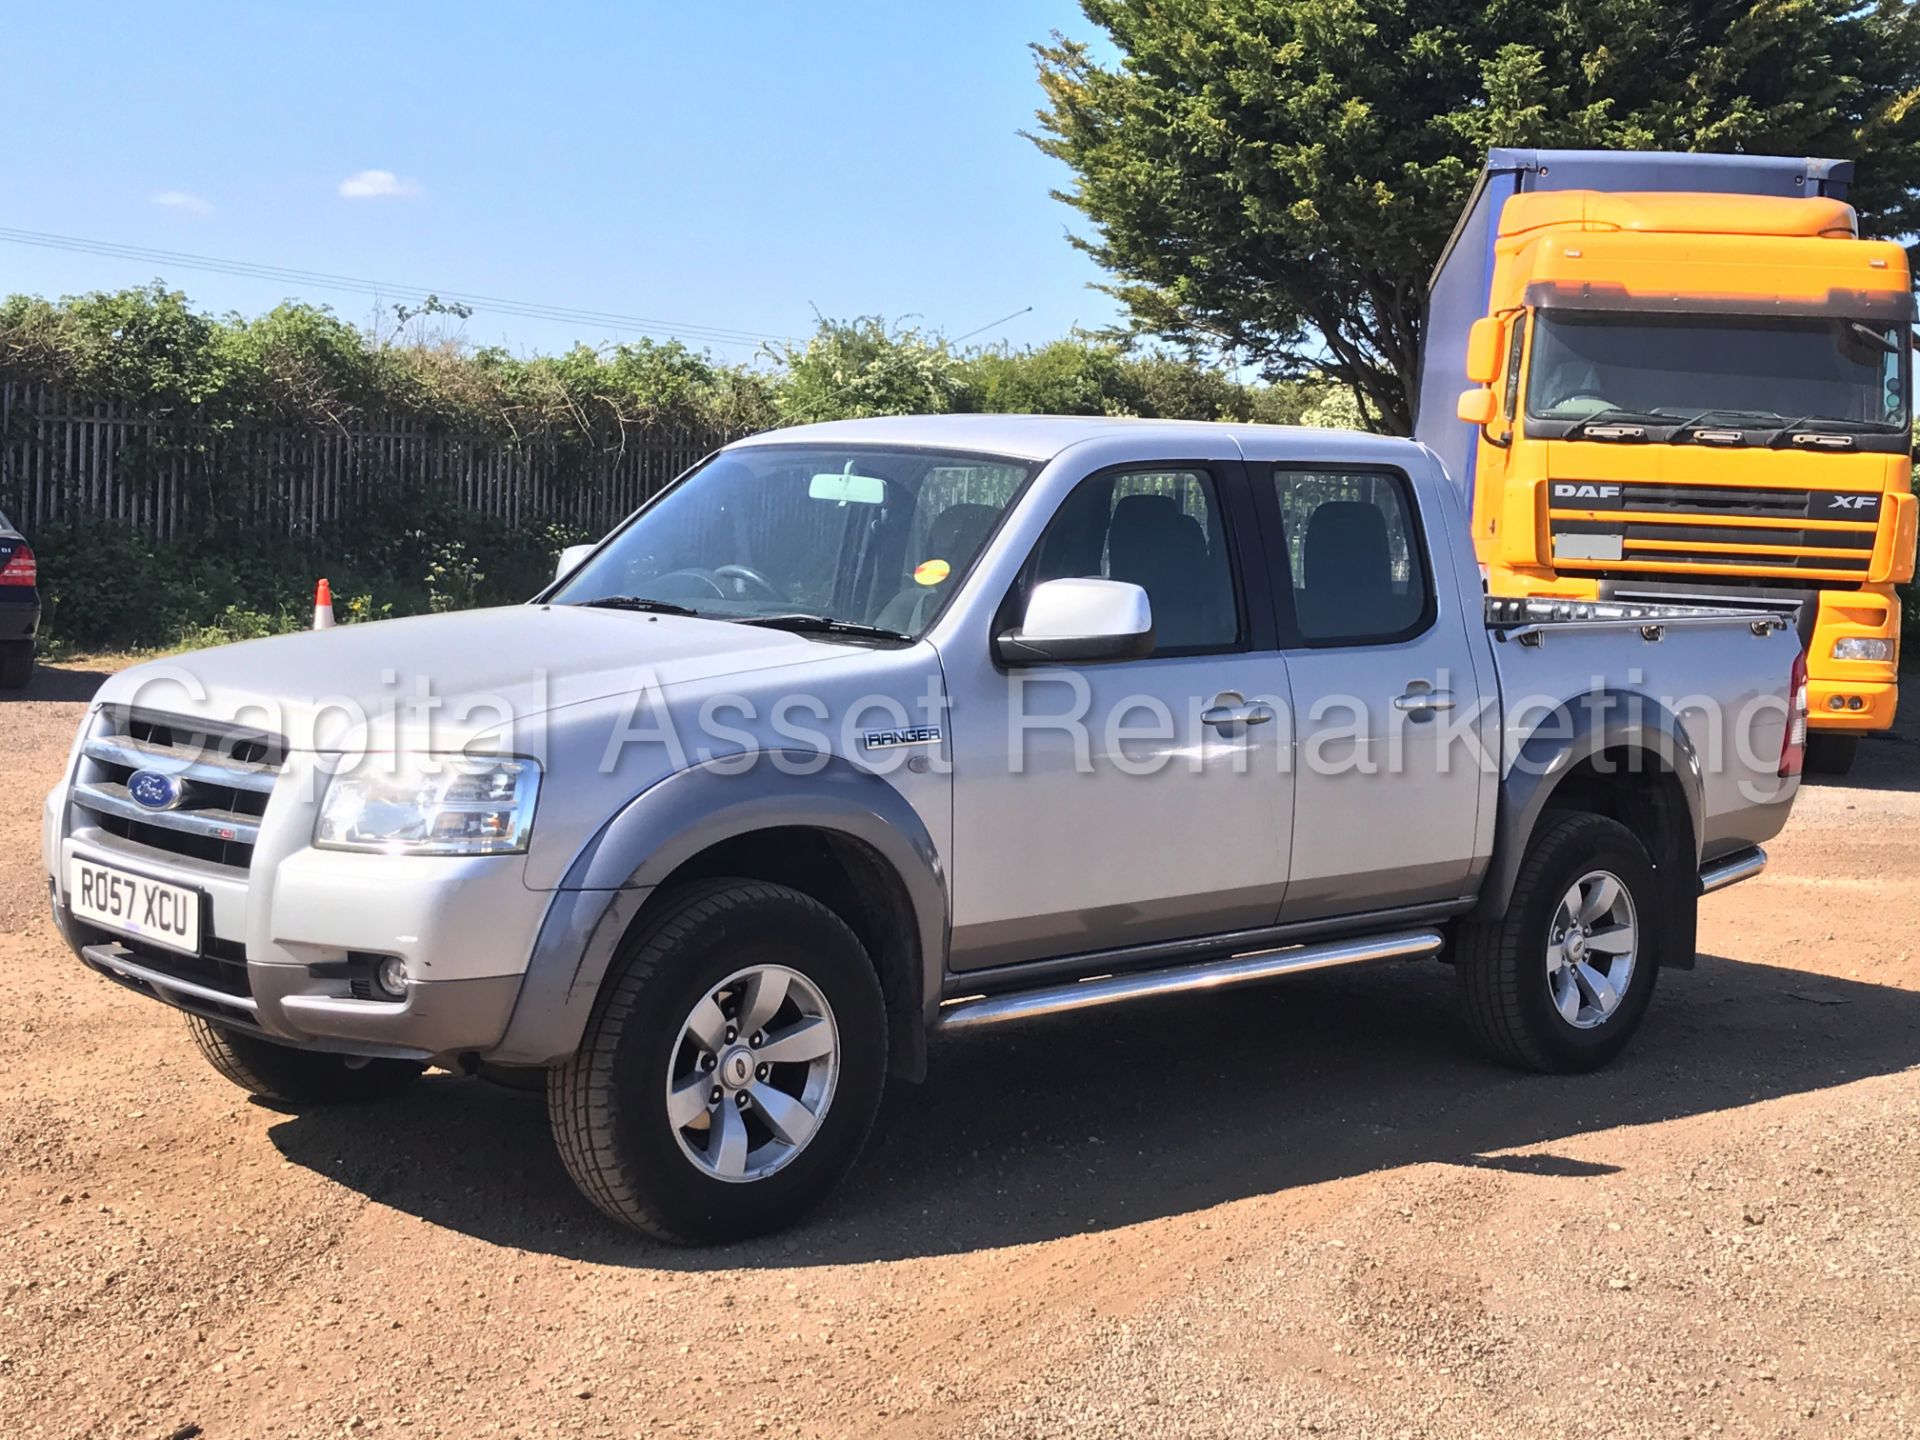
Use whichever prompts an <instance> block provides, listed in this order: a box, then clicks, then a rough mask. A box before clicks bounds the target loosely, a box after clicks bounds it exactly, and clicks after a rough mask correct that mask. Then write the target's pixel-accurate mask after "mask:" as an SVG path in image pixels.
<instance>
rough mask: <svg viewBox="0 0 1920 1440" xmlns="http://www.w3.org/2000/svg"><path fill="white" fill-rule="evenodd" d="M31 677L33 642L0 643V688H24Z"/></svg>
mask: <svg viewBox="0 0 1920 1440" xmlns="http://www.w3.org/2000/svg"><path fill="white" fill-rule="evenodd" d="M32 679H33V642H32V641H31V640H21V641H16V642H15V643H13V644H11V645H0V690H24V689H26V688H27V685H28V683H29V682H31V681H32Z"/></svg>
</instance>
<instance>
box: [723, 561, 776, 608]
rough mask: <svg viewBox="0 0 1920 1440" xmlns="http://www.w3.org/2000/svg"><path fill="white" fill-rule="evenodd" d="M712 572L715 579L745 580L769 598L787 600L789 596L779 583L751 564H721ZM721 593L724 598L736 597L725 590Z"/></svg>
mask: <svg viewBox="0 0 1920 1440" xmlns="http://www.w3.org/2000/svg"><path fill="white" fill-rule="evenodd" d="M712 573H713V577H714V579H716V580H743V581H745V582H746V583H747V584H749V585H751V586H753V587H754V588H755V589H756V590H758V591H759V592H760V593H761V594H762V595H763V596H765V597H766V598H767V599H769V600H785V599H786V598H787V594H786V592H785V591H784V590H782V589H781V588H780V587H779V586H778V585H775V584H774V583H773V582H772V581H771V580H769V579H767V577H766V576H764V575H762V574H761V573H760V572H759V571H758V570H756V569H754V568H753V567H752V566H751V565H722V566H719V567H718V568H717V569H715V570H714V571H713V572H712ZM720 593H721V595H722V597H723V598H726V599H733V598H735V597H733V596H730V595H727V593H726V591H725V590H722V591H721V592H720ZM742 598H744V597H742Z"/></svg>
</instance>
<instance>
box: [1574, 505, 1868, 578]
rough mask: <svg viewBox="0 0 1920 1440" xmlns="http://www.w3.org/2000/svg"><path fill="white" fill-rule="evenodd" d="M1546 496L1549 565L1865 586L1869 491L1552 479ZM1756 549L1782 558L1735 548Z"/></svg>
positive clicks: (1597, 569) (1609, 570)
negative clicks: (1666, 569)
mask: <svg viewBox="0 0 1920 1440" xmlns="http://www.w3.org/2000/svg"><path fill="white" fill-rule="evenodd" d="M1549 494H1550V497H1551V500H1552V507H1553V508H1552V509H1551V510H1550V511H1549V519H1548V528H1549V530H1550V532H1551V535H1552V540H1553V561H1554V564H1555V566H1556V567H1566V568H1572V569H1578V570H1587V571H1600V572H1603V573H1605V572H1611V573H1622V572H1627V573H1631V572H1634V571H1640V572H1642V573H1647V572H1649V571H1651V572H1652V573H1659V571H1658V569H1657V568H1656V567H1661V566H1686V567H1687V568H1688V569H1690V570H1694V571H1697V572H1698V573H1700V574H1701V575H1702V576H1703V577H1704V576H1713V577H1716V578H1718V577H1721V576H1728V577H1732V576H1736V575H1752V576H1759V577H1764V576H1767V575H1779V576H1782V577H1787V576H1791V577H1792V581H1791V583H1793V584H1796V585H1805V584H1807V583H1808V582H1809V581H1816V582H1817V581H1818V580H1819V579H1822V578H1824V579H1828V580H1837V581H1850V580H1855V579H1864V578H1865V577H1866V574H1867V572H1868V571H1869V570H1870V569H1871V568H1872V565H1873V548H1874V543H1875V540H1876V538H1877V536H1876V530H1877V526H1876V523H1875V522H1876V520H1877V517H1878V514H1879V504H1880V497H1879V496H1878V495H1875V494H1872V493H1862V494H1852V493H1847V494H1840V493H1837V492H1834V491H1827V490H1776V489H1767V488H1761V487H1757V486H1734V485H1669V484H1643V483H1633V482H1621V483H1606V484H1601V483H1598V482H1587V481H1567V480H1555V481H1553V482H1551V488H1550V491H1549ZM1669 517H1671V518H1669ZM1730 521H1747V522H1751V523H1746V524H1738V523H1727V522H1730ZM1816 521H1817V522H1821V523H1818V524H1814V523H1809V522H1816ZM1716 522H1718V523H1716ZM1756 545H1758V546H1766V547H1770V549H1771V550H1773V551H1775V552H1791V553H1764V552H1763V553H1759V554H1755V553H1753V552H1752V551H1751V550H1749V549H1746V548H1744V547H1748V546H1756Z"/></svg>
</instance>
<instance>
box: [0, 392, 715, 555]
mask: <svg viewBox="0 0 1920 1440" xmlns="http://www.w3.org/2000/svg"><path fill="white" fill-rule="evenodd" d="M730 438H732V437H731V436H729V435H726V434H722V433H720V432H718V431H715V430H709V429H703V428H699V427H692V426H684V425H671V424H656V425H636V426H630V427H628V428H627V429H626V431H625V432H624V433H623V435H622V436H621V437H620V438H619V440H618V441H617V442H616V443H614V444H612V445H600V446H592V447H589V446H586V445H583V444H579V443H571V444H570V443H567V442H564V441H560V440H552V439H534V440H531V441H526V442H516V441H511V440H505V439H500V438H497V437H491V436H488V437H475V436H470V435H459V434H452V433H448V432H447V431H446V430H445V429H444V428H442V427H438V426H434V425H430V424H428V423H426V422H424V421H421V420H417V419H412V418H409V417H404V416H377V417H372V418H369V419H366V420H361V421H352V422H348V423H346V424H343V425H339V426H320V425H314V426H303V425H276V424H262V425H258V426H248V427H244V428H236V429H223V428H219V427H216V426H213V425H210V424H207V423H204V422H201V421H197V420H194V419H190V418H188V419H181V418H176V417H172V416H157V415H152V414H142V413H139V412H137V411H133V410H129V409H127V408H126V407H124V406H121V405H118V404H113V403H97V404H96V403H85V402H81V401H78V400H75V399H73V398H71V397H69V396H67V395H65V394H63V393H62V392H61V391H59V390H57V389H53V388H51V387H47V386H42V385H36V384H32V383H26V382H19V381H0V511H4V512H5V513H6V514H7V515H8V516H9V517H10V518H11V519H12V520H13V521H14V523H15V524H16V525H18V526H20V527H21V528H22V529H23V530H25V531H26V533H27V534H29V535H32V534H33V533H35V531H36V530H38V529H39V528H40V527H42V526H44V525H47V524H49V523H53V522H56V521H74V520H85V519H99V520H111V521H116V522H119V523H121V524H125V525H127V526H129V527H131V528H134V529H136V530H139V531H142V532H144V533H146V534H149V535H151V536H153V537H154V538H155V539H160V540H165V539H171V538H173V537H175V536H183V535H190V534H195V533H204V532H205V531H206V530H207V529H209V528H212V527H214V526H218V527H219V528H221V529H223V530H225V531H227V532H229V533H237V534H240V535H250V536H257V537H259V538H260V539H262V540H267V539H277V538H281V537H285V536H292V535H298V534H303V533H304V534H313V533H316V532H318V531H321V530H324V529H325V528H326V527H328V526H329V525H331V524H333V523H336V522H338V521H340V520H343V519H346V518H349V517H350V516H351V515H352V514H353V513H354V511H355V510H356V508H357V507H359V506H361V505H364V504H365V503H366V502H368V501H370V500H371V499H373V498H374V497H375V496H377V495H380V494H381V493H383V492H389V491H392V490H400V491H403V492H414V493H422V494H427V493H434V494H438V495H439V496H441V497H443V498H445V499H447V500H449V501H451V502H452V503H454V504H456V505H459V506H461V507H463V508H465V509H468V510H471V511H474V512H475V513H478V514H484V515H491V516H495V517H497V518H499V519H501V520H504V521H506V522H507V523H509V524H519V523H522V522H529V523H530V522H534V521H547V520H558V521H567V522H571V523H573V524H576V525H579V526H580V527H581V528H583V529H585V530H587V531H588V532H590V533H593V534H600V533H602V532H604V531H606V530H608V529H610V528H612V526H613V525H614V524H615V523H616V522H617V521H618V520H620V519H621V518H622V517H624V516H625V515H627V514H629V513H630V512H631V511H633V510H634V509H635V508H636V507H637V506H638V505H639V504H640V502H641V501H643V500H645V499H646V498H647V497H648V496H650V495H653V494H654V493H656V492H657V491H659V490H660V489H661V488H662V487H663V486H665V485H666V484H667V482H668V481H670V480H672V479H673V478H674V476H676V475H678V474H679V473H680V472H681V471H683V470H685V469H686V468H687V467H688V466H690V465H692V464H694V463H695V462H696V461H698V460H699V459H700V458H701V457H702V456H704V455H706V454H707V453H709V452H710V451H712V450H714V449H715V448H717V447H718V446H720V445H723V444H725V443H726V442H727V440H729V439H730Z"/></svg>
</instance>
